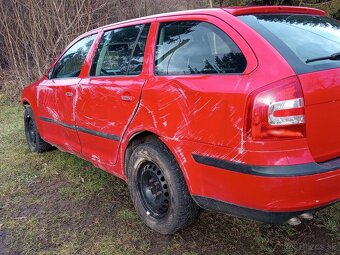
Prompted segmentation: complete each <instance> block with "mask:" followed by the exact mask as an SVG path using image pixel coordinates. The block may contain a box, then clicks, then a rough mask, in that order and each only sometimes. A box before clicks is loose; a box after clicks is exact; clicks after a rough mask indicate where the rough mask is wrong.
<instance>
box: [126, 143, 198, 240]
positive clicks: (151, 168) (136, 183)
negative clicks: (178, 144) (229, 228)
mask: <svg viewBox="0 0 340 255" xmlns="http://www.w3.org/2000/svg"><path fill="white" fill-rule="evenodd" d="M127 170H128V172H127V177H128V185H129V190H130V193H131V197H132V200H133V203H134V205H135V208H136V210H137V212H138V214H139V216H140V217H141V219H142V220H143V221H144V223H145V224H146V225H147V226H149V227H150V228H151V229H153V230H155V231H157V232H159V233H161V234H172V233H174V232H176V231H178V230H180V229H183V228H185V227H186V226H188V225H189V224H190V223H191V222H192V221H193V220H194V219H195V218H196V216H197V214H198V211H199V207H198V206H197V205H196V203H195V202H194V201H193V199H192V198H191V196H190V194H189V191H188V188H187V185H186V182H185V180H184V177H183V174H182V171H181V170H180V168H179V166H178V164H177V162H176V160H175V158H174V157H173V155H172V154H171V152H170V151H169V150H168V149H167V148H166V147H165V146H164V145H163V144H161V143H156V142H153V143H150V142H147V143H143V144H141V145H138V146H137V147H136V148H135V149H134V151H133V153H132V155H131V157H130V159H129V162H128V169H127Z"/></svg>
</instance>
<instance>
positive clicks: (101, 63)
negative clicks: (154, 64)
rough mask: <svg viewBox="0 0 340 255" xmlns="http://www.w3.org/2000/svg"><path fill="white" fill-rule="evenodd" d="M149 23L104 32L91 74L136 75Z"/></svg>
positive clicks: (140, 65) (141, 58)
mask: <svg viewBox="0 0 340 255" xmlns="http://www.w3.org/2000/svg"><path fill="white" fill-rule="evenodd" d="M149 27H150V24H147V25H138V26H131V27H124V28H117V29H114V30H111V31H107V32H105V33H104V35H103V38H102V39H101V42H100V44H99V46H98V49H97V52H96V55H95V57H94V61H93V64H92V67H91V71H90V75H91V76H114V75H137V74H139V73H140V72H141V71H142V66H143V57H144V49H145V43H146V39H147V35H148V31H149Z"/></svg>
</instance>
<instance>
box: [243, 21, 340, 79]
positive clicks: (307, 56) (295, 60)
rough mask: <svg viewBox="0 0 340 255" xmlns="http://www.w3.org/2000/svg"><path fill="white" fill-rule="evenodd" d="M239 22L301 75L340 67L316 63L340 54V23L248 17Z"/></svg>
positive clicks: (334, 63) (338, 63)
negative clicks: (274, 49)
mask: <svg viewBox="0 0 340 255" xmlns="http://www.w3.org/2000/svg"><path fill="white" fill-rule="evenodd" d="M239 18H240V19H241V20H242V21H243V22H245V23H246V24H248V25H249V26H250V27H252V28H253V29H255V30H256V31H257V32H258V33H259V34H260V35H262V36H263V37H264V38H265V39H266V40H267V41H268V42H269V43H270V44H271V45H273V46H274V48H276V50H277V51H279V53H280V54H281V55H282V56H283V57H284V58H285V59H286V60H287V62H288V63H289V64H290V65H291V66H292V68H293V69H294V71H295V72H296V73H297V74H301V73H307V72H312V71H320V70H325V69H330V68H336V67H340V61H336V60H330V59H324V60H318V61H315V59H316V58H321V57H327V56H330V55H332V54H335V53H338V52H340V23H339V22H338V21H336V20H333V19H330V18H328V17H323V16H315V15H302V14H261V15H244V16H239ZM310 60H313V61H310Z"/></svg>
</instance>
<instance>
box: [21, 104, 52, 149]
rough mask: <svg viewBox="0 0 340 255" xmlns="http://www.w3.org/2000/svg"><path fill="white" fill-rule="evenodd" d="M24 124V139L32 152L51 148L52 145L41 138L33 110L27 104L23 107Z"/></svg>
mask: <svg viewBox="0 0 340 255" xmlns="http://www.w3.org/2000/svg"><path fill="white" fill-rule="evenodd" d="M24 124H25V135H26V140H27V143H28V147H29V149H30V150H31V151H32V152H45V151H50V150H52V149H53V146H52V145H50V144H48V143H47V142H45V141H44V140H43V139H42V138H41V136H40V134H39V130H38V127H37V123H36V121H35V118H34V114H33V111H32V109H31V107H29V106H28V107H26V108H25V113H24Z"/></svg>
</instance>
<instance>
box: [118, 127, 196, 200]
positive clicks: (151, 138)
mask: <svg viewBox="0 0 340 255" xmlns="http://www.w3.org/2000/svg"><path fill="white" fill-rule="evenodd" d="M145 142H153V143H156V144H159V145H161V146H162V147H164V148H165V149H166V150H167V151H168V152H169V154H171V155H172V156H173V157H174V159H175V160H176V162H177V164H178V166H179V168H180V170H181V172H182V175H183V177H184V179H185V182H186V185H187V187H188V190H189V192H190V194H191V193H192V192H191V186H190V185H189V180H188V175H187V172H186V170H185V168H184V166H183V164H182V162H180V160H179V158H180V157H178V155H177V154H176V150H175V148H171V147H170V146H169V144H168V143H166V142H165V141H164V139H162V138H161V136H159V135H157V134H156V133H153V132H151V131H147V130H145V131H140V132H136V133H135V134H133V135H132V136H131V137H130V139H129V142H128V143H127V146H126V147H125V151H124V154H123V156H124V160H123V170H124V176H125V178H126V179H127V176H128V163H129V159H130V157H131V155H132V153H133V150H134V148H136V147H137V146H138V145H140V144H142V143H145Z"/></svg>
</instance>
